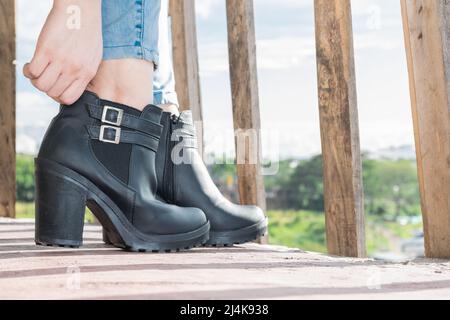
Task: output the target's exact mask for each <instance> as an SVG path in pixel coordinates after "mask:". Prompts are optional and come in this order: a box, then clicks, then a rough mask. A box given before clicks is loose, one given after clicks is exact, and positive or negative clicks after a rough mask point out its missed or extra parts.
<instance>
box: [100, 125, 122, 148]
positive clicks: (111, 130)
mask: <svg viewBox="0 0 450 320" xmlns="http://www.w3.org/2000/svg"><path fill="white" fill-rule="evenodd" d="M121 131H122V130H121V129H120V128H117V127H112V126H101V127H100V135H99V138H98V139H99V140H100V141H102V142H106V143H112V144H119V143H120V134H121ZM113 134H114V135H113Z"/></svg>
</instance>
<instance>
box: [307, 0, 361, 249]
mask: <svg viewBox="0 0 450 320" xmlns="http://www.w3.org/2000/svg"><path fill="white" fill-rule="evenodd" d="M314 5H315V21H316V46H317V70H318V89H319V112H320V124H321V137H322V151H323V170H324V172H323V175H324V193H325V194H324V197H325V211H326V231H327V245H328V251H329V253H330V254H335V255H340V256H351V257H364V256H365V255H366V248H365V230H364V201H363V198H364V197H363V187H362V174H361V171H362V169H361V167H362V165H361V154H360V145H359V129H358V111H357V101H356V81H355V65H354V51H353V34H352V18H351V6H350V0H334V1H330V0H315V2H314Z"/></svg>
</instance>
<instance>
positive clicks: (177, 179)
mask: <svg viewBox="0 0 450 320" xmlns="http://www.w3.org/2000/svg"><path fill="white" fill-rule="evenodd" d="M161 124H162V125H163V132H162V135H161V143H160V144H159V148H158V152H157V154H156V171H157V176H158V181H159V182H160V183H158V195H159V196H160V197H161V198H162V199H164V200H165V201H167V202H168V203H172V204H175V205H178V206H182V207H196V208H200V209H202V210H203V212H205V214H206V216H207V218H208V220H209V222H210V224H211V230H210V234H209V241H208V242H207V244H209V245H213V246H216V245H217V246H228V245H232V244H239V243H244V242H248V241H252V240H256V239H257V238H258V237H261V236H263V235H264V234H265V233H266V232H267V219H266V217H265V215H264V213H263V211H262V210H261V209H260V208H258V207H256V206H243V205H236V204H233V203H231V202H230V201H228V200H227V199H226V198H225V197H224V196H223V195H222V194H221V193H220V191H219V189H218V188H217V187H216V186H215V184H214V182H213V181H212V179H211V177H210V175H209V173H208V170H207V169H206V166H205V164H204V163H203V160H202V158H201V156H200V154H199V153H198V150H197V141H196V132H195V128H194V124H193V119H192V114H191V112H189V111H188V112H183V113H182V114H181V115H180V116H179V117H173V116H171V114H169V113H163V115H162V118H161ZM180 162H181V163H180Z"/></svg>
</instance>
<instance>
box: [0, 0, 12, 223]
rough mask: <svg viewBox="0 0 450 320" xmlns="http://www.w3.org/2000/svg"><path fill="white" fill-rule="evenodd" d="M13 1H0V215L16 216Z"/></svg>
mask: <svg viewBox="0 0 450 320" xmlns="http://www.w3.org/2000/svg"><path fill="white" fill-rule="evenodd" d="M15 42H16V34H15V1H14V0H4V1H0V99H1V103H0V217H11V218H14V217H15V203H16V139H15V137H16V120H15V105H16V101H15V96H16V77H15V72H16V70H15V65H14V64H13V62H14V60H15V54H16V45H15Z"/></svg>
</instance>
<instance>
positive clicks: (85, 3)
mask: <svg viewBox="0 0 450 320" xmlns="http://www.w3.org/2000/svg"><path fill="white" fill-rule="evenodd" d="M101 4H102V0H53V8H55V9H63V10H66V8H67V7H68V6H73V5H75V6H79V7H80V8H87V9H91V10H94V12H92V11H88V13H90V12H91V13H94V14H95V13H100V9H101ZM97 9H98V11H97V12H96V10H97Z"/></svg>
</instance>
